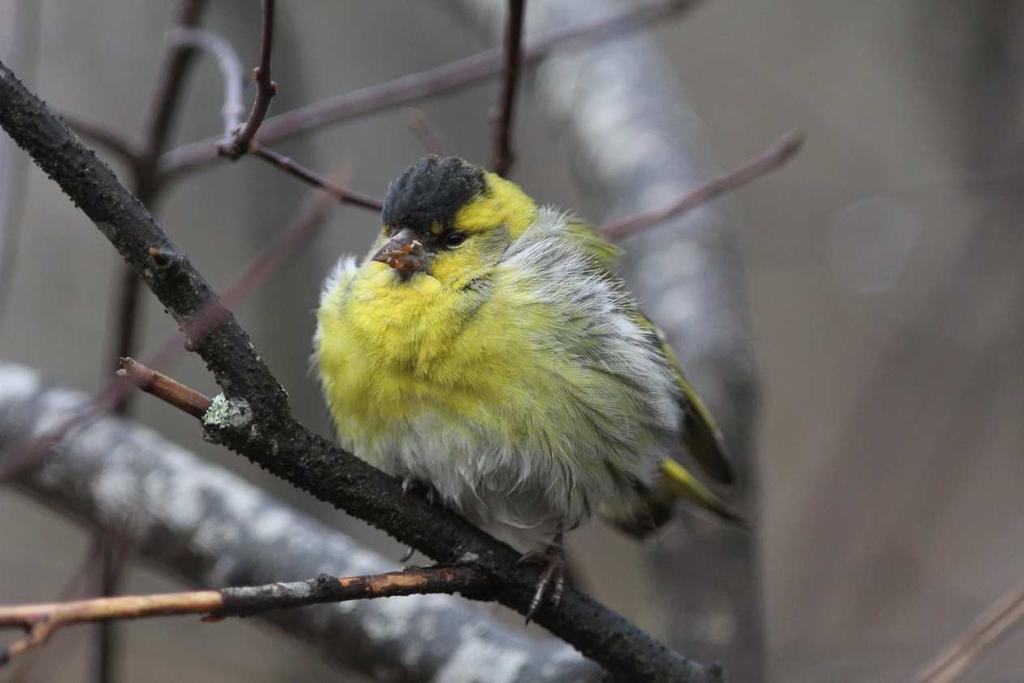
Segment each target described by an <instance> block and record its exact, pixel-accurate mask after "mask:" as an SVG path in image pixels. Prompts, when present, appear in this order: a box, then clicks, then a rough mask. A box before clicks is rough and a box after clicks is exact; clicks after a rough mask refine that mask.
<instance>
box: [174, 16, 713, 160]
mask: <svg viewBox="0 0 1024 683" xmlns="http://www.w3.org/2000/svg"><path fill="white" fill-rule="evenodd" d="M700 1H701V0H654V1H652V2H647V3H645V4H643V5H641V6H639V7H635V8H630V9H628V10H624V11H623V12H621V13H619V14H616V15H613V16H611V17H607V18H603V19H594V20H592V21H588V22H584V23H581V24H579V25H578V26H570V27H568V28H565V29H561V30H557V31H551V32H549V33H544V34H541V35H539V36H537V37H536V38H533V39H529V38H528V39H527V40H526V41H525V45H524V47H523V60H522V61H523V63H524V64H530V63H533V62H536V61H539V60H540V59H542V58H543V57H545V56H547V55H548V54H550V53H551V52H553V51H556V50H561V49H564V48H567V47H582V46H585V45H589V44H592V43H594V42H596V41H599V40H607V39H608V38H610V37H613V36H615V35H618V34H621V33H623V32H626V31H629V30H634V29H637V28H640V27H642V26H646V25H648V24H651V23H654V22H657V21H658V20H660V19H664V18H665V17H667V16H669V15H670V14H674V13H676V12H679V11H683V10H688V9H690V8H691V7H695V6H696V5H698V4H699V3H700ZM503 55H504V53H503V51H502V50H501V49H500V48H497V49H491V50H485V51H483V52H478V53H476V54H474V55H470V56H469V57H464V58H462V59H459V60H456V61H454V62H449V63H447V64H442V65H441V66H437V67H434V68H433V69H428V70H427V71H423V72H420V73H416V74H409V75H407V76H402V77H400V78H396V79H395V80H392V81H387V82H386V83H380V84H378V85H372V86H369V87H367V88H362V89H360V90H354V91H352V92H348V93H345V94H342V95H338V96H336V97H331V98H328V99H326V100H321V101H320V102H314V103H313V104H309V105H306V106H304V107H299V108H298V109H293V110H292V111H288V112H285V113H283V114H278V115H277V116H271V117H270V118H268V119H267V120H266V121H264V122H263V126H262V127H261V128H260V133H259V135H258V136H257V141H258V142H260V143H262V144H272V143H274V142H278V141H280V140H285V139H287V138H290V137H294V136H296V135H299V134H302V133H305V132H308V131H312V130H317V129H319V128H322V127H324V126H328V125H331V124H335V123H341V122H343V121H351V120H353V119H356V118H359V117H362V116H366V115H368V114H373V113H375V112H379V111H383V110H385V109H391V108H393V107H398V106H401V105H404V104H409V103H411V102H415V101H417V100H422V99H425V98H427V97H433V96H434V95H439V94H441V93H448V92H453V91H455V90H460V89H462V88H466V87H468V86H470V85H473V84H475V83H480V82H482V81H485V80H487V79H488V78H493V77H494V76H497V75H498V74H499V73H501V70H502V67H503V65H504V56H503ZM219 144H220V138H216V137H215V138H207V139H205V140H199V141H198V142H193V143H191V144H188V145H185V146H182V147H179V148H177V149H173V150H171V151H169V152H167V154H165V155H164V156H163V158H162V159H161V160H160V170H161V172H162V173H165V174H167V175H170V176H177V175H179V174H181V173H184V172H187V171H191V170H194V169H197V168H200V167H202V166H206V165H208V164H210V163H212V162H214V161H216V160H217V147H218V145H219Z"/></svg>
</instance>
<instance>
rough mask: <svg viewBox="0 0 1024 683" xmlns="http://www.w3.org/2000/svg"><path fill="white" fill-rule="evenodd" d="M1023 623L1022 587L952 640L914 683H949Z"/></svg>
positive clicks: (921, 671)
mask: <svg viewBox="0 0 1024 683" xmlns="http://www.w3.org/2000/svg"><path fill="white" fill-rule="evenodd" d="M1022 623H1024V584H1021V585H1018V586H1015V587H1014V588H1012V589H1011V590H1009V591H1007V592H1006V593H1003V594H1002V595H1001V596H999V598H998V599H997V600H996V601H995V602H994V603H992V605H991V606H990V607H989V608H988V609H987V610H985V612H984V613H982V615H981V616H979V617H978V618H977V620H975V622H974V623H973V624H971V625H970V627H969V628H968V629H967V630H966V631H964V632H963V633H962V634H961V635H960V636H959V637H957V639H956V640H954V641H953V642H952V643H950V644H949V645H948V646H947V647H946V648H945V649H944V650H943V651H942V652H941V653H940V654H939V655H938V656H937V657H936V658H935V659H934V660H932V661H931V662H929V663H928V665H927V666H925V667H924V668H922V669H921V670H920V671H919V672H918V673H917V675H916V676H914V681H916V682H917V683H950V682H951V681H955V680H957V679H959V678H960V677H961V676H963V675H964V674H965V673H966V672H967V670H968V669H969V668H970V667H971V666H972V665H973V664H974V663H975V662H977V661H978V659H980V658H981V656H982V655H983V654H985V652H987V651H988V650H989V649H990V648H992V647H993V646H994V645H995V644H996V643H998V642H999V641H1001V640H1003V639H1005V638H1006V637H1007V636H1008V635H1010V633H1012V632H1013V630H1014V629H1016V628H1019V627H1020V625H1021V624H1022Z"/></svg>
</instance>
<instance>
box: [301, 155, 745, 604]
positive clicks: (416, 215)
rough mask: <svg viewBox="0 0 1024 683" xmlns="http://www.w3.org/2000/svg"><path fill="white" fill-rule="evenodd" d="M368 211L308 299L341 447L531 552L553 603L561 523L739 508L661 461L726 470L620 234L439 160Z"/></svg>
mask: <svg viewBox="0 0 1024 683" xmlns="http://www.w3.org/2000/svg"><path fill="white" fill-rule="evenodd" d="M382 218H383V231H382V232H381V235H380V237H379V238H378V239H377V241H376V242H375V243H374V245H373V246H372V247H371V249H370V253H369V255H368V256H367V257H366V258H364V259H363V261H362V262H361V263H358V264H357V263H356V261H355V259H353V258H351V257H349V258H344V259H342V260H341V261H340V262H339V263H338V265H337V267H336V268H335V270H334V272H333V273H332V274H331V275H330V276H329V277H328V278H327V281H326V283H325V285H324V289H323V294H322V296H321V299H320V307H319V310H318V312H317V323H318V324H317V331H316V336H315V338H314V347H315V361H316V363H317V364H318V367H319V375H320V381H321V383H322V385H323V391H324V395H325V397H326V400H327V404H328V406H329V407H330V411H331V414H332V416H333V418H334V422H335V424H336V426H337V430H338V435H339V437H340V440H341V443H342V444H343V445H344V447H345V448H347V449H349V450H351V451H352V452H353V453H355V454H356V455H357V456H359V457H360V458H362V459H364V460H366V461H367V462H369V463H371V464H372V465H375V466H376V467H378V468H380V469H382V470H384V471H385V472H387V473H389V474H391V475H394V476H398V477H402V478H403V479H404V480H405V482H407V483H409V482H416V483H420V484H423V485H426V486H428V487H430V488H431V489H432V490H433V491H436V493H437V494H438V495H439V496H440V498H441V500H443V501H444V503H445V504H447V505H448V506H450V507H452V508H454V509H455V510H457V511H459V512H460V513H462V514H463V515H465V516H466V517H467V518H468V519H470V520H471V521H473V522H474V523H475V524H477V525H478V526H480V527H482V528H484V529H486V530H487V531H489V532H491V533H492V534H494V535H495V536H497V537H498V538H501V539H503V540H505V541H507V542H509V543H510V544H512V545H513V546H514V547H516V548H517V549H519V550H521V551H530V553H531V554H532V553H533V552H537V551H544V553H545V555H546V557H547V558H548V560H549V563H548V565H547V567H546V568H545V571H544V572H543V574H542V580H541V582H540V584H539V585H538V589H537V594H536V596H535V598H534V605H533V608H532V609H533V610H535V609H536V608H537V606H538V605H539V603H540V602H541V601H542V599H543V596H544V594H545V592H546V591H547V590H548V589H549V587H551V586H553V592H552V594H551V599H552V601H553V602H556V603H557V599H558V595H559V593H560V589H561V575H562V563H561V558H562V555H561V542H562V534H563V532H564V531H567V530H571V529H573V528H574V527H576V526H577V525H578V524H579V523H580V522H581V521H582V520H583V519H584V518H586V517H588V516H589V515H590V514H591V512H592V511H593V512H596V513H597V514H598V515H600V516H601V517H602V518H604V519H606V520H608V521H610V522H611V523H613V524H615V525H616V526H618V527H619V528H621V529H623V530H626V531H628V532H630V533H632V534H634V535H637V536H643V535H645V534H647V533H649V532H650V531H652V530H654V529H655V528H657V527H658V526H660V525H661V524H663V523H664V522H665V521H666V520H667V519H668V518H669V517H670V515H671V512H672V507H673V503H674V502H675V501H676V500H677V499H680V498H682V499H686V500H688V501H690V502H692V503H695V504H697V505H698V506H700V507H702V508H704V509H707V510H710V511H711V512H713V513H715V514H717V515H718V516H720V517H722V518H725V519H728V520H730V521H739V520H738V518H737V517H736V515H734V514H733V513H732V512H731V511H730V510H729V509H728V508H727V507H726V506H725V505H724V504H723V503H722V501H721V500H720V499H719V498H717V497H716V496H715V495H714V494H713V493H712V492H711V491H710V490H708V488H706V487H705V486H704V485H703V484H701V483H700V482H699V481H698V480H697V479H696V478H695V477H694V476H692V475H691V474H690V473H689V472H688V471H687V470H686V469H684V468H683V467H682V466H681V465H679V464H678V462H677V461H676V460H675V459H674V458H675V456H678V455H680V454H681V453H682V451H683V450H684V448H685V449H686V450H688V451H689V453H690V454H691V455H692V456H693V457H694V458H695V459H696V461H697V462H698V463H699V464H700V465H701V467H702V468H703V469H704V470H705V472H706V473H707V474H708V475H709V476H710V477H712V478H713V479H715V480H717V481H719V482H722V483H731V482H732V481H733V474H732V470H731V468H730V466H729V463H728V461H727V460H726V458H725V455H724V448H723V445H722V438H721V435H720V433H719V431H718V428H717V427H716V426H715V422H714V420H713V419H712V417H711V415H710V413H709V412H708V410H707V409H706V408H705V407H704V404H703V403H702V402H701V400H700V398H699V397H698V396H697V394H696V392H695V391H694V390H693V388H692V387H691V386H690V385H689V384H688V383H687V382H686V380H685V379H684V377H683V374H682V371H681V370H680V368H679V364H678V361H677V360H676V357H675V355H674V354H673V352H672V350H671V349H670V348H669V347H668V345H667V344H666V343H665V340H664V338H663V336H662V335H661V333H660V331H659V330H658V329H657V328H656V327H655V326H654V325H653V324H652V323H651V322H650V321H649V320H648V319H647V318H646V317H644V315H643V314H642V313H641V312H640V310H639V309H638V307H637V304H636V301H635V300H634V299H633V297H632V296H631V295H630V293H629V292H628V291H627V290H626V288H625V286H624V284H623V282H622V280H621V279H620V278H619V277H618V276H617V275H616V274H615V272H614V268H615V266H616V262H617V260H618V257H619V250H618V249H617V248H616V247H615V246H613V245H611V244H610V243H608V242H607V241H605V240H604V239H603V238H601V237H600V236H599V235H598V233H597V232H596V231H595V230H594V229H593V228H592V227H590V226H589V225H587V224H585V223H583V222H581V221H579V220H577V219H575V218H574V217H573V216H572V215H571V214H568V213H565V212H562V211H558V210H555V209H551V208H543V207H539V206H538V205H537V204H536V203H535V202H534V201H533V200H532V199H531V198H530V197H528V196H527V195H526V194H525V193H524V192H523V191H522V190H521V189H520V188H519V186H517V185H516V184H514V183H512V182H510V181H508V180H505V179H504V178H501V177H500V176H498V175H495V174H494V173H489V172H487V171H485V170H484V169H481V168H479V167H477V166H474V165H472V164H470V163H468V162H466V161H463V160H461V159H457V158H453V157H446V158H439V157H428V158H425V159H422V160H420V161H418V162H416V163H415V164H413V165H412V166H411V167H410V168H409V169H407V170H406V171H405V172H404V173H403V174H402V175H401V176H400V177H399V178H398V179H397V180H396V181H395V182H393V183H392V184H391V186H390V187H389V188H388V192H387V196H386V198H385V201H384V210H383V213H382ZM552 579H553V580H552ZM531 612H532V610H531Z"/></svg>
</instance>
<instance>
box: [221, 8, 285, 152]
mask: <svg viewBox="0 0 1024 683" xmlns="http://www.w3.org/2000/svg"><path fill="white" fill-rule="evenodd" d="M273 50H274V0H263V35H262V38H261V41H260V63H259V66H257V67H256V68H255V69H254V70H253V80H255V81H256V99H255V100H254V101H253V103H252V109H251V110H250V111H249V118H248V119H246V121H245V123H243V124H242V127H241V128H239V129H238V131H237V132H236V133H235V135H234V137H232V138H231V140H228V141H225V142H222V143H221V144H220V145H218V147H217V153H218V154H220V155H221V156H225V157H228V158H229V159H237V158H239V157H240V156H242V155H243V154H245V153H247V152H248V151H249V146H250V145H251V144H252V141H253V138H255V137H256V132H257V131H258V130H259V129H260V126H261V125H263V119H265V118H266V117H267V111H269V110H270V101H271V100H273V99H274V95H276V94H277V83H275V82H274V81H273V80H271V78H270V57H271V54H272V53H273Z"/></svg>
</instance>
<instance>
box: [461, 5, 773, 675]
mask: <svg viewBox="0 0 1024 683" xmlns="http://www.w3.org/2000/svg"><path fill="white" fill-rule="evenodd" d="M457 4H458V6H459V7H460V8H461V9H462V10H463V11H464V12H465V13H466V14H468V15H469V16H470V17H472V18H473V19H475V20H477V21H478V22H479V25H480V26H481V27H483V28H484V29H486V30H487V31H488V34H489V35H491V36H493V35H495V33H496V32H497V30H498V27H499V26H500V25H501V24H500V18H501V9H502V6H503V3H502V2H500V1H499V0H492V1H490V2H478V1H477V0H462V1H460V2H459V3H457ZM625 6H627V5H626V4H625V3H622V2H617V1H616V0H599V1H596V0H548V1H542V0H531V3H530V13H529V15H528V17H527V19H528V22H527V27H528V28H527V35H528V36H529V35H534V34H537V33H541V32H543V31H546V30H551V29H553V28H554V27H557V26H565V25H573V24H574V23H576V22H578V21H580V20H581V18H584V17H585V18H586V19H587V20H588V21H593V22H599V21H601V17H604V16H613V15H615V13H616V12H621V11H623V10H622V8H623V7H625ZM667 68H668V67H667V66H666V64H665V63H664V62H663V61H662V59H661V57H660V56H659V55H658V54H657V52H656V50H655V49H654V46H653V45H652V44H651V42H650V40H649V39H648V38H646V37H643V36H630V37H619V38H617V39H615V40H605V41H603V42H602V44H601V46H600V47H599V48H595V49H581V50H577V51H573V52H572V53H556V54H553V55H551V56H550V57H548V58H547V59H546V60H545V61H544V62H543V63H542V64H541V65H540V66H539V67H538V69H537V73H536V80H535V83H534V87H535V96H536V101H537V102H538V103H539V106H540V107H541V109H542V111H544V112H545V113H546V115H547V117H548V119H549V120H550V121H551V122H552V128H553V129H554V132H553V134H552V136H551V137H552V138H553V139H557V140H560V141H561V142H562V144H563V150H564V153H565V156H566V157H567V158H568V159H569V160H570V163H571V166H572V168H573V170H574V171H575V173H576V175H577V178H578V179H579V181H580V183H581V184H582V186H583V188H584V189H585V190H586V192H587V196H588V197H589V198H590V199H591V201H592V202H593V204H594V205H595V206H596V207H597V208H598V209H599V210H601V211H603V212H604V213H605V215H606V216H607V217H609V218H610V219H611V220H615V219H617V218H621V217H623V216H626V215H631V214H636V213H639V212H642V211H647V210H649V209H650V208H651V207H652V206H654V207H657V206H661V205H664V204H667V203H669V202H671V201H672V200H675V199H677V198H678V197H680V196H682V195H684V194H685V192H686V191H687V190H688V189H690V188H694V187H696V186H698V185H699V184H700V183H701V182H702V181H703V180H705V179H706V178H707V177H709V176H711V175H713V171H712V169H713V168H714V165H713V164H712V163H711V162H709V161H708V155H707V154H706V152H705V150H704V137H703V135H702V133H701V131H700V130H699V129H698V128H697V127H696V126H695V124H694V122H695V121H696V120H697V117H696V115H695V114H694V113H693V111H692V109H691V107H690V105H689V104H688V103H687V101H686V99H685V95H684V92H683V91H682V90H681V89H680V87H679V85H678V84H677V83H675V82H674V81H673V79H672V78H671V77H670V76H669V75H668V73H667ZM731 222H732V219H731V218H729V217H728V216H727V214H726V213H725V212H724V210H723V209H722V208H720V207H719V206H718V205H716V204H705V205H702V206H701V207H700V208H699V209H697V210H695V211H692V212H690V213H688V214H686V216H685V217H683V216H679V217H676V218H675V219H673V220H668V221H666V222H665V223H664V225H663V226H661V227H659V228H658V229H654V230H649V231H647V232H646V233H645V234H644V235H643V236H637V237H636V238H634V239H631V240H629V241H628V242H626V244H625V246H626V258H625V266H626V275H627V279H628V281H629V283H630V286H631V288H632V289H633V291H635V292H636V293H637V294H638V295H639V297H640V299H641V302H642V303H643V305H644V306H645V309H646V310H647V313H648V315H650V316H651V317H652V319H653V320H654V322H655V323H656V324H657V325H659V326H660V327H661V328H662V329H663V330H664V331H665V332H666V334H667V335H668V337H669V340H670V341H671V343H672V345H673V347H674V348H675V349H676V351H677V352H678V354H679V356H680V359H681V360H682V364H683V367H684V368H685V369H686V372H687V375H688V377H689V378H690V379H691V380H692V382H693V384H694V385H695V386H696V388H697V389H698V391H699V392H700V394H701V395H702V396H703V397H704V398H705V400H706V402H707V403H708V404H709V407H710V408H711V412H712V413H713V414H714V415H715V416H716V418H717V419H718V421H719V424H720V426H721V428H722V431H723V433H724V434H725V438H726V442H727V443H728V446H729V449H730V453H731V455H732V460H733V462H734V464H735V465H736V467H737V470H738V473H739V477H740V480H741V484H740V486H741V492H740V493H741V494H742V495H741V500H742V504H743V506H744V507H745V508H746V509H748V510H756V509H757V486H756V484H757V480H756V474H755V472H754V470H753V458H752V445H753V441H752V440H753V429H754V414H755V407H756V402H757V400H756V396H757V391H756V386H757V384H756V379H755V374H754V363H753V355H752V351H751V344H750V333H749V330H748V322H747V304H746V295H745V291H744V287H745V286H744V278H743V271H742V264H741V263H740V261H739V257H738V254H737V252H736V245H735V242H734V236H733V231H732V225H731ZM687 523H688V526H689V527H690V528H689V529H686V528H684V526H683V524H687ZM649 553H650V567H651V573H652V583H653V584H654V585H655V586H657V589H656V590H657V593H658V595H659V599H658V600H657V601H654V602H655V604H652V605H651V610H652V611H653V612H655V615H654V616H655V619H656V621H657V623H659V624H660V627H659V628H658V631H659V633H660V634H661V635H662V636H663V637H664V638H666V640H667V642H668V643H669V645H670V646H672V647H674V648H676V649H678V650H680V651H683V652H697V653H700V655H701V656H702V657H704V658H708V659H713V660H719V661H724V662H728V664H729V675H730V677H731V678H733V679H735V680H742V681H745V680H761V679H763V678H764V675H765V674H764V669H763V647H764V644H763V636H762V626H761V598H760V575H759V559H758V552H757V539H756V537H755V535H753V534H746V533H742V532H736V531H735V530H732V529H728V528H725V527H723V526H720V525H715V524H712V523H707V522H704V521H703V520H697V519H691V520H687V522H683V523H678V524H676V525H674V526H673V527H671V528H670V529H669V530H668V531H666V532H665V533H663V534H661V535H660V537H659V542H658V543H657V544H656V545H654V546H653V547H652V549H651V550H650V551H649Z"/></svg>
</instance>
